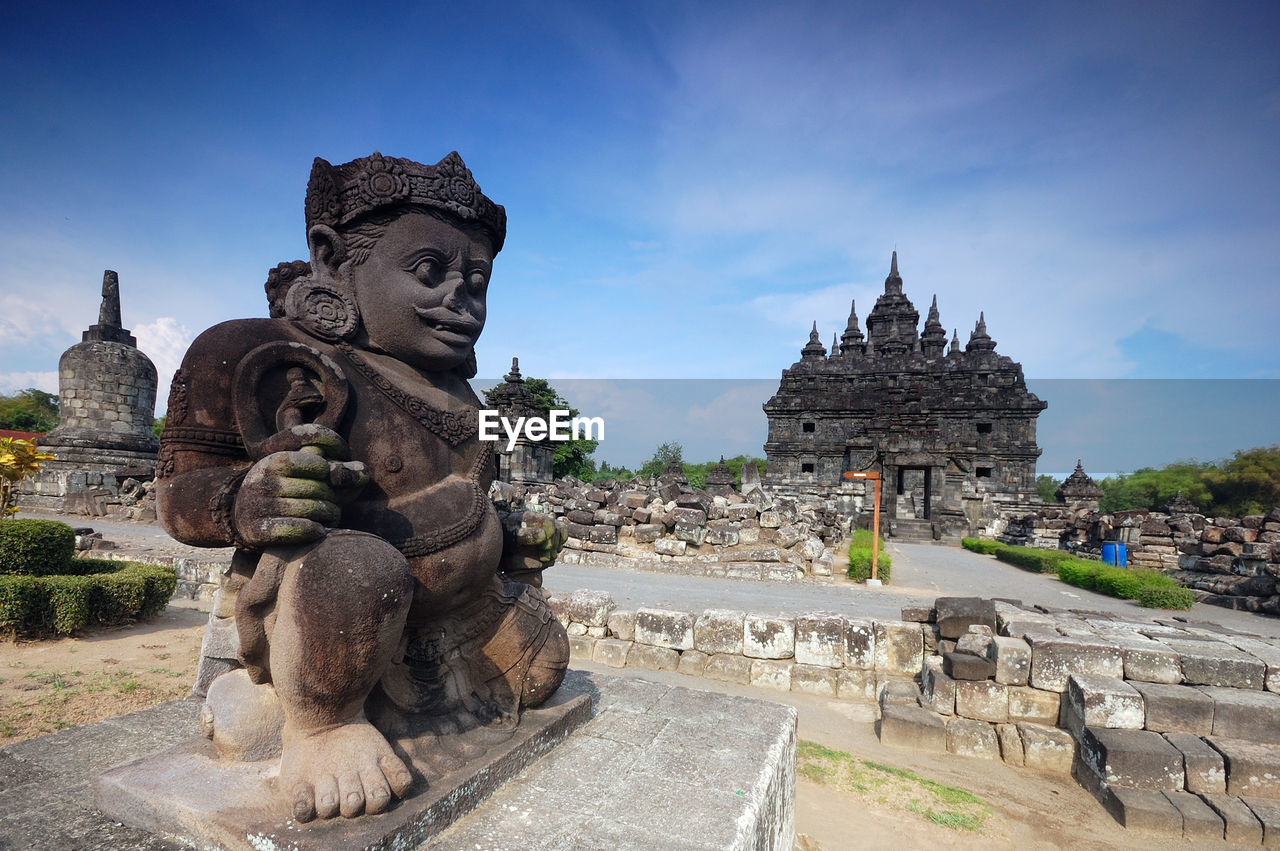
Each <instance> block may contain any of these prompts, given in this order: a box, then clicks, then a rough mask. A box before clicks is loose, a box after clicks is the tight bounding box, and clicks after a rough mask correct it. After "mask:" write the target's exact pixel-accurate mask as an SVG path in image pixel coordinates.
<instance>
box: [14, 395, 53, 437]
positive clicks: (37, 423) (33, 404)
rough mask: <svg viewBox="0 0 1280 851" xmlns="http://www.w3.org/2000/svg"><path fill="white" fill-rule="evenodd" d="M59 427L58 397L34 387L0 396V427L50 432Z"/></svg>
mask: <svg viewBox="0 0 1280 851" xmlns="http://www.w3.org/2000/svg"><path fill="white" fill-rule="evenodd" d="M57 427H58V397H57V396H55V395H54V394H52V393H46V392H44V391H43V390H37V389H36V388H34V387H28V388H27V389H26V390H20V391H18V392H17V393H16V394H14V395H13V396H0V428H6V429H11V430H13V431H38V432H49V431H53V430H54V429H55V428H57Z"/></svg>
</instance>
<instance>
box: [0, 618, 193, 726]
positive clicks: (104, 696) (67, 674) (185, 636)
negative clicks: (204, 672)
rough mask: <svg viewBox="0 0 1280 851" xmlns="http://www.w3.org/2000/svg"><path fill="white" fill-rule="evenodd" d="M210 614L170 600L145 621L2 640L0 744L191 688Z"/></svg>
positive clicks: (109, 714)
mask: <svg viewBox="0 0 1280 851" xmlns="http://www.w3.org/2000/svg"><path fill="white" fill-rule="evenodd" d="M205 605H206V606H207V604H205ZM208 620H209V615H208V610H207V608H205V609H204V610H202V609H201V608H200V607H199V606H197V605H196V604H194V603H189V604H186V605H181V604H180V605H174V604H170V605H169V607H168V608H166V609H165V610H164V611H163V612H161V613H160V615H159V616H157V617H156V618H155V619H154V620H152V621H151V622H149V623H142V624H134V625H131V626H122V627H110V628H105V629H91V630H85V631H84V632H83V633H82V634H81V635H79V636H76V637H70V638H58V639H50V640H46V641H14V640H13V639H7V640H4V639H0V747H3V746H5V745H11V744H13V743H14V742H20V741H22V740H23V739H30V738H32V737H34V736H43V735H45V734H46V733H53V732H55V731H57V730H60V729H63V728H65V727H71V726H74V725H76V724H85V723H88V722H90V721H99V720H101V719H103V718H110V717H112V716H114V715H123V714H125V713H128V712H134V711H136V710H138V709H143V708H145V707H148V706H151V705H153V704H156V703H163V702H164V701H166V700H173V699H174V698H179V697H185V696H186V695H188V694H190V693H191V684H192V683H193V682H195V675H196V663H197V662H198V661H199V658H200V639H201V637H202V636H203V635H204V625H205V623H206V622H207V621H208Z"/></svg>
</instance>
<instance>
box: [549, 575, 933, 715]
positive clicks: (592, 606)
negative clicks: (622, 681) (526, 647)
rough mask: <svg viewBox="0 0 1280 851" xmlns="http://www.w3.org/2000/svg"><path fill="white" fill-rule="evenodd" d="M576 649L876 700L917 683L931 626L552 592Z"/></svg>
mask: <svg viewBox="0 0 1280 851" xmlns="http://www.w3.org/2000/svg"><path fill="white" fill-rule="evenodd" d="M550 599H551V607H552V610H553V611H555V613H556V615H557V617H559V618H560V620H561V622H562V623H564V624H565V628H566V630H567V632H568V633H569V646H570V653H571V655H572V657H573V658H576V659H590V660H592V661H594V662H598V663H600V664H603V665H608V666H610V667H615V668H622V667H633V668H642V669H645V670H670V671H679V672H680V673H682V674H689V675H691V676H697V677H704V678H706V679H711V680H719V681H722V682H733V683H739V684H742V685H753V686H756V687H758V688H765V689H770V690H773V691H794V692H803V693H807V694H814V695H821V696H825V697H832V698H836V699H842V700H863V701H873V700H875V699H876V695H877V692H878V690H881V689H883V688H884V687H885V686H886V684H888V683H892V682H903V683H906V684H907V685H909V686H910V687H911V688H913V689H914V688H915V686H914V680H915V679H917V678H918V677H919V675H920V670H921V665H922V664H923V660H924V653H925V650H924V648H925V643H926V642H925V635H924V633H925V632H931V630H930V629H929V628H928V627H927V626H923V625H922V624H920V623H914V622H910V621H873V620H870V619H867V618H856V617H846V616H844V615H840V614H836V613H831V612H814V613H810V614H803V615H799V616H796V617H792V616H777V615H769V614H758V613H751V612H740V611H731V610H720V609H709V610H706V611H702V612H683V611H675V610H670V609H660V608H648V607H646V608H640V609H637V610H635V611H634V612H629V611H621V610H618V609H617V608H616V607H615V606H614V604H613V601H612V600H611V599H609V596H608V595H607V594H604V593H602V592H594V591H575V592H574V593H572V594H567V595H552V596H551V598H550Z"/></svg>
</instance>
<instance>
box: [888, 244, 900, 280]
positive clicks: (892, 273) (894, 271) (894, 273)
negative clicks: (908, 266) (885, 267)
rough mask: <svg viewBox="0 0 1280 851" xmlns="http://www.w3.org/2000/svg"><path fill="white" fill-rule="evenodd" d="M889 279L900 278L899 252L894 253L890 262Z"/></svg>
mask: <svg viewBox="0 0 1280 851" xmlns="http://www.w3.org/2000/svg"><path fill="white" fill-rule="evenodd" d="M889 277H890V278H896V277H898V252H897V251H896V250H895V251H894V252H893V259H892V260H890V261H889Z"/></svg>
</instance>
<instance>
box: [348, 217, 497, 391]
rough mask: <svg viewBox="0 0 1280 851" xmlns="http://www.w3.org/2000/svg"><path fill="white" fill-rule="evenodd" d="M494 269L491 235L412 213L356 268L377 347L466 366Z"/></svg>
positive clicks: (417, 363)
mask: <svg viewBox="0 0 1280 851" xmlns="http://www.w3.org/2000/svg"><path fill="white" fill-rule="evenodd" d="M492 269H493V248H492V247H491V246H490V243H489V240H488V239H487V238H486V237H483V236H476V235H472V234H468V233H467V232H465V231H463V230H460V229H458V228H457V227H454V226H453V225H451V224H448V223H447V222H444V221H441V220H440V219H437V218H435V217H434V216H430V215H427V214H426V213H418V212H412V213H405V214H404V215H403V216H401V217H400V218H398V219H396V220H395V221H393V222H391V223H390V224H389V225H387V227H386V231H385V233H384V234H383V236H382V237H381V238H380V239H379V240H378V241H377V243H375V244H374V247H373V250H372V251H371V252H370V254H369V257H368V258H367V259H366V260H365V261H364V262H363V263H360V264H356V265H354V266H353V268H352V269H351V285H352V288H353V289H354V290H355V292H354V296H355V300H356V306H357V307H359V309H360V317H361V319H362V321H363V323H364V330H365V332H366V334H367V335H368V338H369V343H370V345H371V346H372V347H373V348H375V349H380V350H382V351H384V352H386V353H387V354H389V355H392V356H393V357H395V358H397V359H399V360H402V361H404V362H405V363H408V364H410V365H411V366H414V367H416V368H418V369H421V370H425V371H438V370H446V369H453V368H454V367H457V366H459V365H460V364H462V363H463V361H465V360H466V359H467V356H468V355H469V354H470V353H471V350H472V347H473V346H474V345H475V342H476V339H477V338H478V337H479V336H480V331H481V330H482V329H483V328H484V317H485V292H486V290H487V289H488V286H489V275H490V273H491V272H492Z"/></svg>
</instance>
